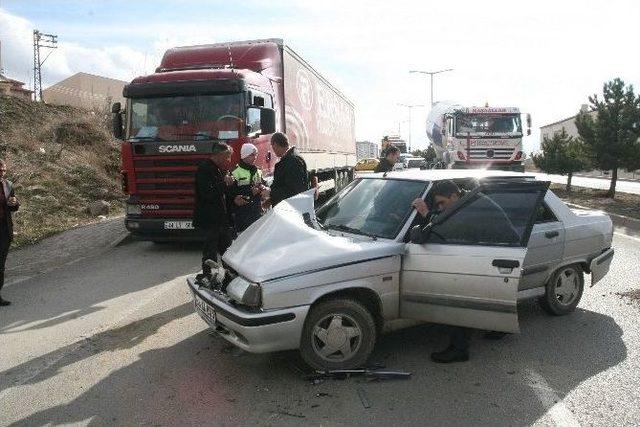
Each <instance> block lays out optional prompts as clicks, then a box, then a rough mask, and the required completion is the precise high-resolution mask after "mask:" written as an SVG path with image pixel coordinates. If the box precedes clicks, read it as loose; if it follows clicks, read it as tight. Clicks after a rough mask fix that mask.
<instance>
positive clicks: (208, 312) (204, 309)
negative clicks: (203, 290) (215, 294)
mask: <svg viewBox="0 0 640 427" xmlns="http://www.w3.org/2000/svg"><path fill="white" fill-rule="evenodd" d="M193 304H194V305H195V307H196V311H197V312H198V314H200V316H202V317H203V318H204V320H205V321H206V322H207V323H208V324H209V325H211V326H215V324H216V311H215V310H214V309H213V307H211V306H210V305H209V304H207V303H206V302H205V301H204V300H203V299H202V298H200V297H199V296H198V294H193Z"/></svg>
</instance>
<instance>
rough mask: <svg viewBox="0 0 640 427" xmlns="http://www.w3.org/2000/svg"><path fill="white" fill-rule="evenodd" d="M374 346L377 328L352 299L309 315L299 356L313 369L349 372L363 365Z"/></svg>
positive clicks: (316, 308) (333, 302)
mask: <svg viewBox="0 0 640 427" xmlns="http://www.w3.org/2000/svg"><path fill="white" fill-rule="evenodd" d="M375 342H376V325H375V322H374V319H373V316H372V315H371V313H370V312H369V310H367V308H366V307H365V306H363V305H362V304H360V303H359V302H357V301H354V300H351V299H334V300H328V301H324V302H321V303H319V304H318V305H316V306H314V307H313V308H312V309H311V311H310V312H309V315H308V317H307V320H306V321H305V325H304V329H303V331H302V339H301V343H300V352H301V354H302V358H303V359H304V361H305V362H307V364H309V366H311V367H312V368H314V369H318V370H331V369H351V368H357V367H360V366H362V365H364V364H365V362H366V361H367V359H368V358H369V355H370V354H371V352H372V351H373V347H374V345H375Z"/></svg>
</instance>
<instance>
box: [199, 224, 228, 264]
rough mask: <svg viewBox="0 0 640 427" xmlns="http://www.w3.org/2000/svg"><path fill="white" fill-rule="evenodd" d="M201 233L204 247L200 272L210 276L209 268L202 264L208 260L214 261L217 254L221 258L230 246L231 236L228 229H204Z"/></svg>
mask: <svg viewBox="0 0 640 427" xmlns="http://www.w3.org/2000/svg"><path fill="white" fill-rule="evenodd" d="M202 232H204V233H205V238H204V245H203V246H202V272H203V273H204V274H211V267H209V266H208V265H206V264H205V263H204V262H205V261H206V260H208V259H211V260H213V261H215V260H216V259H217V258H218V254H220V256H222V255H223V254H224V252H225V251H226V250H227V248H229V246H231V240H232V239H233V236H232V235H231V230H230V229H229V227H213V228H205V229H203V230H202Z"/></svg>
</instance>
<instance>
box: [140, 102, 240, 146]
mask: <svg viewBox="0 0 640 427" xmlns="http://www.w3.org/2000/svg"><path fill="white" fill-rule="evenodd" d="M243 99H244V98H243V96H242V94H241V93H236V94H228V95H196V96H172V97H162V98H135V99H131V100H130V101H129V102H130V104H129V112H130V117H129V120H130V121H129V124H130V125H129V135H128V136H129V138H132V139H139V140H160V141H167V140H170V141H179V140H190V141H193V140H199V139H202V140H206V139H233V138H238V137H239V136H241V135H242V131H243V128H244V109H243Z"/></svg>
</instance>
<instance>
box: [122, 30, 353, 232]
mask: <svg viewBox="0 0 640 427" xmlns="http://www.w3.org/2000/svg"><path fill="white" fill-rule="evenodd" d="M124 96H125V98H127V102H126V107H125V108H122V106H121V105H120V104H119V103H116V104H114V106H113V109H112V112H113V113H114V133H115V134H116V136H117V137H119V138H120V139H123V142H122V144H121V160H122V185H123V190H124V191H125V193H126V194H128V196H129V197H128V199H127V201H126V216H125V225H126V227H127V229H128V230H129V231H130V232H131V233H132V234H134V235H135V236H137V237H140V238H143V239H147V240H175V239H178V238H187V239H191V238H194V237H195V235H194V230H193V225H192V222H191V218H192V215H193V207H194V173H195V171H196V169H197V166H198V164H199V163H200V162H202V161H203V160H204V159H206V158H208V157H209V156H210V153H211V149H212V147H213V145H214V144H215V143H217V142H219V141H222V142H226V143H228V144H229V145H231V146H232V147H233V149H234V157H233V162H234V163H236V162H237V161H238V160H239V156H240V147H241V146H242V144H244V143H246V142H251V143H253V144H255V145H256V146H257V147H258V150H259V156H258V159H257V162H256V164H257V165H258V166H259V167H260V168H262V169H263V171H264V172H265V175H266V176H267V177H268V176H269V175H270V174H272V172H273V168H274V165H275V163H276V162H277V158H276V157H275V155H274V154H273V153H272V151H271V145H270V138H271V135H272V134H273V133H274V132H276V131H280V132H285V133H286V134H287V135H288V137H289V140H290V143H291V144H292V145H294V146H296V149H297V150H298V152H299V153H300V154H301V155H302V157H303V158H304V159H305V161H306V162H307V166H308V168H309V173H310V176H311V181H312V182H313V183H316V185H317V187H318V191H319V193H320V194H321V195H323V194H330V193H332V192H334V191H335V190H336V189H340V188H341V187H343V186H345V185H346V184H347V183H348V182H349V181H350V180H351V179H352V178H353V170H354V166H355V163H356V144H355V125H354V107H353V104H352V103H351V102H350V101H349V100H348V99H347V98H346V97H345V96H344V95H342V94H341V93H340V92H339V91H338V90H337V89H336V88H335V87H334V86H333V85H331V83H329V82H328V81H327V80H326V79H325V78H324V77H322V76H321V75H320V74H319V73H318V72H317V71H316V70H315V69H313V68H312V67H311V66H310V65H309V64H308V63H307V62H306V61H304V60H303V59H302V58H301V57H300V56H299V55H297V54H296V53H295V52H294V51H293V50H291V49H290V48H289V47H288V46H286V45H284V43H283V41H282V40H281V39H265V40H253V41H240V42H232V43H218V44H210V45H202V46H188V47H177V48H173V49H169V50H168V51H167V52H166V53H165V54H164V56H163V58H162V61H161V63H160V66H159V67H158V68H157V69H156V71H155V73H153V74H150V75H147V76H142V77H137V78H135V79H134V80H133V81H132V82H131V83H130V84H129V85H127V86H126V87H125V88H124Z"/></svg>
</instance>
